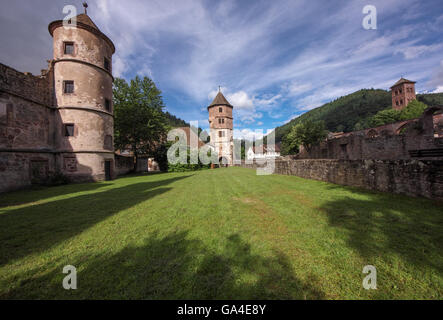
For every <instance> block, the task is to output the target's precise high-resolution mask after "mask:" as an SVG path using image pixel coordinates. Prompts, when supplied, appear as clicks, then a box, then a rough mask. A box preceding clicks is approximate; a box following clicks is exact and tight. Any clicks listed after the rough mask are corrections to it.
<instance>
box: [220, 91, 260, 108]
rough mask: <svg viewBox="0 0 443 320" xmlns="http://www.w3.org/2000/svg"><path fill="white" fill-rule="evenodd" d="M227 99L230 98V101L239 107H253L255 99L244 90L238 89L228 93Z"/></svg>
mask: <svg viewBox="0 0 443 320" xmlns="http://www.w3.org/2000/svg"><path fill="white" fill-rule="evenodd" d="M226 99H228V101H229V103H231V104H232V105H233V106H234V107H235V108H238V109H251V108H253V107H254V102H253V99H252V98H251V97H249V96H248V94H247V93H246V92H244V91H237V92H235V93H232V94H228V95H227V97H226Z"/></svg>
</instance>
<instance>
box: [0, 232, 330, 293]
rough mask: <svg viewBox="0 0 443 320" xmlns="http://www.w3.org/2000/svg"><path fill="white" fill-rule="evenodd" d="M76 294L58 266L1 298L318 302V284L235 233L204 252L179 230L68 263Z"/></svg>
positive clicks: (27, 279)
mask: <svg viewBox="0 0 443 320" xmlns="http://www.w3.org/2000/svg"><path fill="white" fill-rule="evenodd" d="M72 265H74V266H76V267H77V270H78V274H77V277H78V289H77V290H69V291H68V290H64V289H63V288H62V281H63V278H64V277H65V275H64V274H62V269H63V265H61V264H60V265H58V266H57V267H56V268H54V269H52V270H51V271H49V272H48V273H47V274H46V275H44V276H40V277H35V275H36V274H41V272H42V270H33V271H29V272H27V273H26V274H22V275H20V276H19V278H21V279H23V281H22V282H21V283H19V284H18V285H17V286H16V287H14V288H11V289H10V290H9V291H8V292H3V293H2V294H1V295H0V298H2V299H14V298H31V299H41V298H48V299H60V298H63V299H70V298H71V299H321V298H324V294H323V293H322V291H321V290H319V289H318V288H319V287H320V286H319V284H318V280H317V279H315V278H314V277H308V278H307V281H309V283H306V282H303V281H301V280H299V279H298V278H297V277H296V275H295V274H294V272H293V269H292V266H291V264H290V262H289V259H288V258H287V257H286V256H285V255H284V254H283V253H281V252H275V253H274V254H273V255H272V256H270V257H263V256H260V255H258V254H253V253H252V252H251V248H250V246H249V244H247V243H245V242H244V241H242V239H241V238H240V236H239V235H238V234H233V235H231V236H229V237H228V238H227V239H226V242H225V247H224V248H223V249H222V250H221V252H218V253H216V252H212V251H210V250H208V249H207V248H206V247H205V246H204V245H203V243H202V242H201V241H200V240H198V239H189V237H188V232H186V231H181V232H176V233H171V234H169V235H166V236H163V237H161V236H159V235H158V234H155V233H154V234H152V235H150V236H149V237H147V238H146V239H145V242H144V245H142V246H140V247H126V248H125V249H123V250H122V251H120V252H118V253H117V254H114V255H107V254H105V255H102V256H96V257H92V258H91V259H89V260H87V261H83V262H80V261H77V262H76V261H72Z"/></svg>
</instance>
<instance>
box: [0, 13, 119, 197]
mask: <svg viewBox="0 0 443 320" xmlns="http://www.w3.org/2000/svg"><path fill="white" fill-rule="evenodd" d="M48 29H49V33H50V34H51V36H52V37H53V59H52V60H51V61H49V66H48V69H47V70H42V73H41V75H39V76H33V75H31V74H29V73H21V72H18V71H16V70H14V69H12V68H10V67H8V66H5V65H3V64H0V192H4V191H10V190H14V189H19V188H22V187H26V186H29V185H31V184H34V183H43V182H46V181H48V179H50V177H51V176H52V175H54V174H55V173H62V174H63V175H65V176H66V177H68V178H69V179H70V180H71V181H95V180H103V179H112V178H113V177H115V176H116V174H117V171H116V169H115V163H114V162H115V158H114V147H113V137H114V117H113V108H112V82H113V76H112V55H113V54H114V52H115V47H114V44H113V43H112V41H111V40H110V39H109V38H108V37H107V36H106V35H104V34H103V33H102V32H101V31H100V30H99V29H98V27H97V26H96V25H95V24H94V22H93V21H92V20H91V19H90V18H89V16H87V15H86V14H80V15H78V16H77V26H69V27H64V26H63V22H62V21H61V20H58V21H54V22H52V23H50V24H49V27H48ZM119 171H120V170H119Z"/></svg>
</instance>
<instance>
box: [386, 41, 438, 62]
mask: <svg viewBox="0 0 443 320" xmlns="http://www.w3.org/2000/svg"><path fill="white" fill-rule="evenodd" d="M442 48H443V44H441V43H440V44H433V45H429V46H426V45H421V46H411V47H406V48H398V49H396V50H395V51H394V52H395V53H402V54H403V56H404V57H405V59H406V60H410V59H414V58H417V57H419V56H421V55H423V54H425V53H431V52H436V51H440V50H441V49H442Z"/></svg>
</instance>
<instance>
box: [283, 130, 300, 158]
mask: <svg viewBox="0 0 443 320" xmlns="http://www.w3.org/2000/svg"><path fill="white" fill-rule="evenodd" d="M293 128H295V126H294V127H292V129H293ZM298 146H299V145H298V142H297V141H296V139H295V137H294V134H293V130H291V131H289V133H288V134H287V135H286V136H285V137H283V141H282V143H281V154H282V155H283V156H286V155H288V154H296V153H298V151H299V147H298Z"/></svg>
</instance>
